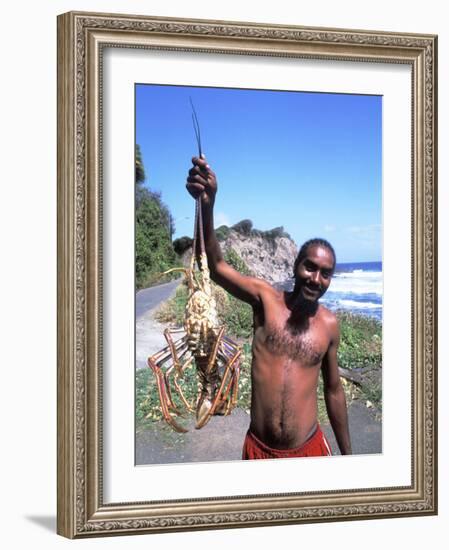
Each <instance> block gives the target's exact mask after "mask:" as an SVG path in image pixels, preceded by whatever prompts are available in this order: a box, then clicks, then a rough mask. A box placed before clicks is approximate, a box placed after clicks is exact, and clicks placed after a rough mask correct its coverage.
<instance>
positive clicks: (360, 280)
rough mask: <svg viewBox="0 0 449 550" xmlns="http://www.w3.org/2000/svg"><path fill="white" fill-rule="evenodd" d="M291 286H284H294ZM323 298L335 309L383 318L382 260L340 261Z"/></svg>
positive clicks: (323, 301) (328, 305) (324, 302)
mask: <svg viewBox="0 0 449 550" xmlns="http://www.w3.org/2000/svg"><path fill="white" fill-rule="evenodd" d="M283 286H284V285H283ZM292 286H293V284H292V283H290V284H289V285H288V287H287V285H285V286H284V288H287V289H288V290H291V289H292ZM320 302H321V303H322V304H323V305H324V306H326V307H327V308H329V309H330V310H332V311H336V310H345V311H349V312H351V313H356V314H359V315H366V316H368V317H374V318H376V319H378V320H379V321H381V320H382V262H358V263H357V262H356V263H338V264H337V267H336V269H335V273H334V276H333V278H332V282H331V284H330V286H329V289H328V290H327V292H326V294H325V295H324V296H323V297H322V298H321V299H320Z"/></svg>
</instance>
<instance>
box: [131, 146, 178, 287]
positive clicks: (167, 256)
mask: <svg viewBox="0 0 449 550" xmlns="http://www.w3.org/2000/svg"><path fill="white" fill-rule="evenodd" d="M135 176H136V286H137V288H143V287H146V286H150V285H151V284H152V283H154V282H156V281H157V280H158V277H159V275H160V274H161V273H162V272H164V271H166V270H168V269H170V268H172V267H175V266H177V265H178V260H177V257H176V254H175V251H174V249H173V245H172V242H171V238H172V235H173V232H174V223H173V218H172V216H171V213H170V211H169V209H168V208H167V206H166V205H165V204H164V203H163V202H162V199H161V196H160V194H159V193H156V192H154V191H151V190H150V189H148V187H145V185H144V183H145V178H146V175H145V168H144V166H143V163H142V157H141V153H140V148H139V146H138V145H137V147H136V172H135Z"/></svg>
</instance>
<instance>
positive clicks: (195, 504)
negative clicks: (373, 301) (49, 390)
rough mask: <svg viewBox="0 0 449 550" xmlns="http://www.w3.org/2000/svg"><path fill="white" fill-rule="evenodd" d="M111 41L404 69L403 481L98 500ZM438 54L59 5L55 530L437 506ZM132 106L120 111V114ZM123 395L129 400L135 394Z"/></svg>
mask: <svg viewBox="0 0 449 550" xmlns="http://www.w3.org/2000/svg"><path fill="white" fill-rule="evenodd" d="M110 50H116V51H126V52H131V53H132V52H138V53H139V54H140V55H141V54H142V52H170V53H171V54H172V55H177V52H178V53H179V55H180V54H181V53H185V52H192V53H194V54H201V55H203V56H206V58H207V56H213V55H214V56H216V55H219V56H223V58H226V56H231V55H232V56H240V59H241V60H242V61H245V62H248V63H250V62H251V60H253V59H254V60H255V59H260V58H266V59H269V60H270V61H271V62H276V60H278V61H279V62H280V61H281V60H286V59H287V60H310V61H313V60H317V61H325V62H328V63H331V64H334V65H335V68H336V70H337V72H338V67H339V66H340V65H339V63H350V64H356V66H357V67H358V66H360V67H362V66H363V65H364V64H368V65H369V64H376V63H377V64H384V65H387V66H389V67H392V68H393V67H396V66H398V65H400V66H403V67H407V68H408V69H409V70H410V79H409V83H410V90H411V92H410V97H411V105H410V107H411V108H410V118H409V122H410V126H411V130H410V128H409V132H410V135H411V142H410V148H409V158H410V165H409V166H408V171H409V173H410V175H411V177H410V178H409V186H410V197H411V201H410V202H409V203H408V204H407V211H408V213H409V219H410V220H411V224H408V226H407V233H408V234H409V242H410V244H411V251H409V252H410V258H411V265H410V264H409V265H407V266H404V272H402V273H401V276H402V277H405V278H408V279H410V280H411V285H410V288H411V296H410V304H411V307H410V309H409V310H408V311H404V313H403V315H404V318H407V323H408V325H409V326H410V327H411V328H410V331H409V333H408V337H409V341H410V342H411V350H407V353H406V354H404V361H405V362H406V368H407V369H408V372H409V375H410V376H409V379H410V381H411V383H410V385H409V387H408V388H406V395H407V396H408V400H409V403H408V406H409V407H410V411H411V414H410V422H409V425H408V426H406V427H401V429H407V430H409V431H410V446H409V448H408V449H406V455H407V464H406V466H407V469H409V471H410V483H406V484H403V483H402V484H397V485H395V484H394V483H389V484H388V485H382V484H379V485H375V483H374V482H372V481H371V482H370V481H369V480H367V482H366V484H358V485H357V486H352V487H350V488H348V483H346V482H342V484H341V488H340V487H338V486H337V488H336V487H335V486H332V487H330V486H329V487H326V488H325V489H307V490H297V489H295V490H294V491H285V490H282V491H275V492H273V491H270V490H268V489H267V488H266V487H264V486H263V481H262V480H261V482H260V483H261V485H260V491H252V492H251V494H249V493H243V494H242V493H239V492H238V491H237V492H235V491H234V492H233V493H232V494H223V493H219V494H216V495H213V494H212V495H211V494H205V495H204V496H202V495H201V493H200V496H198V494H196V493H195V495H193V494H192V496H186V495H187V493H186V491H183V490H182V489H181V488H180V489H179V497H175V498H173V496H169V495H167V497H165V498H164V497H162V498H160V497H157V498H155V497H154V493H152V490H151V484H148V490H147V491H146V495H147V496H146V497H145V498H144V499H142V498H138V499H136V498H134V497H133V496H132V495H131V493H130V498H129V499H123V498H122V499H120V500H115V499H114V498H112V500H111V499H106V498H105V494H106V489H107V484H108V482H109V481H108V480H109V479H110V476H111V470H110V469H109V466H107V467H106V466H105V465H106V463H107V458H108V457H107V453H108V452H109V451H108V448H107V447H106V446H105V445H104V437H105V425H106V424H107V420H108V418H107V415H108V410H109V409H107V408H105V407H104V399H105V394H106V388H105V387H104V374H105V368H106V366H107V365H106V362H107V356H106V355H105V354H104V343H105V342H104V338H103V336H104V335H103V329H104V320H105V317H104V312H105V300H106V299H107V298H106V297H105V294H104V280H105V279H106V278H107V273H105V266H104V263H103V244H104V240H105V232H106V231H107V227H106V226H105V224H104V211H105V210H104V209H105V208H106V207H105V204H104V201H103V199H104V186H105V178H104V167H105V162H106V159H105V152H104V150H103V143H104V137H105V135H104V132H105V127H104V117H105V107H104V92H105V89H106V87H107V86H108V85H110V83H109V81H106V80H105V77H104V75H105V67H104V56H105V52H106V51H110ZM436 56H437V38H436V36H433V35H420V34H416V35H415V34H413V35H412V34H395V33H386V32H372V31H352V30H338V29H319V28H303V27H291V26H275V25H262V24H253V23H237V22H222V21H200V20H196V21H194V20H188V19H179V20H178V19H170V18H160V17H159V18H152V17H143V16H142V17H141V16H127V15H111V14H95V13H75V12H71V13H66V14H63V15H61V16H59V18H58V533H59V534H61V535H63V536H66V537H70V538H83V537H89V536H104V535H114V534H116V535H118V534H136V533H152V532H163V531H184V530H192V529H217V528H231V527H246V526H262V525H279V524H288V523H302V522H317V521H336V520H351V519H370V518H377V519H379V518H386V517H400V516H413V515H429V514H436V513H437V438H436V434H437V432H436V421H437V417H436V415H437V403H436V399H437V394H436V379H437V378H436V374H437V373H436V369H437V325H436V323H437V299H436V298H437V289H436V284H437V264H436V262H437V257H436V251H437V235H436V227H437V225H436V221H437V220H436V215H437V205H436V199H437V192H436V184H437V174H436V167H437V163H436V145H437V143H436V136H437V127H436V122H437V118H436V107H437V67H436V59H437V57H436ZM161 83H164V82H161ZM190 84H195V82H193V83H190ZM410 90H409V91H410ZM133 116H134V115H133V112H132V111H131V112H130V113H129V117H130V119H132V118H133ZM407 147H408V145H407ZM131 173H133V167H131ZM131 183H133V182H131ZM407 219H408V218H407ZM396 222H397V224H401V222H402V220H401V219H398V220H396ZM406 223H408V222H406ZM384 238H385V237H384ZM386 238H389V235H387V236H386ZM399 244H400V243H399ZM397 284H401V283H400V281H399V282H398V283H397ZM408 325H407V326H408ZM387 383H388V381H387ZM126 399H128V400H129V403H131V407H132V402H133V396H132V395H130V396H126ZM391 402H392V401H390V403H391ZM393 402H394V399H393ZM110 429H113V427H112V428H110ZM387 451H388V449H387ZM132 458H133V457H130V459H131V460H132ZM351 458H352V457H348V459H349V460H351ZM346 459H347V457H342V458H341V460H346ZM334 464H337V463H336V462H334ZM338 464H340V463H338ZM338 464H337V466H336V468H337V471H338V467H339V466H338ZM341 464H343V463H341ZM245 466H250V467H254V464H246V465H245ZM180 467H184V468H186V467H188V466H186V465H183V466H180ZM195 467H197V468H201V467H202V465H201V464H200V465H195ZM215 467H216V468H220V464H217V465H216V466H215ZM189 471H190V472H191V471H192V470H189ZM217 471H218V470H217ZM342 472H343V470H342ZM368 476H369V474H367V477H368ZM261 479H263V478H261ZM337 485H338V484H337ZM237 493H238V494H237Z"/></svg>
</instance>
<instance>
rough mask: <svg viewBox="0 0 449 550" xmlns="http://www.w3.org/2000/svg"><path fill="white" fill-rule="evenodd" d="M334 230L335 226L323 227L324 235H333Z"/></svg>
mask: <svg viewBox="0 0 449 550" xmlns="http://www.w3.org/2000/svg"><path fill="white" fill-rule="evenodd" d="M336 229H337V228H336V227H335V225H325V226H324V228H323V230H324V231H325V232H326V233H333V232H334V231H336Z"/></svg>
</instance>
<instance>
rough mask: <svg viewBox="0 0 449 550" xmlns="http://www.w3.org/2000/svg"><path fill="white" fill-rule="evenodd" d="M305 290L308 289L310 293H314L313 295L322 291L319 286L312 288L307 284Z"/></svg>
mask: <svg viewBox="0 0 449 550" xmlns="http://www.w3.org/2000/svg"><path fill="white" fill-rule="evenodd" d="M303 290H306V291H307V293H308V294H312V295H313V296H317V295H318V294H320V292H321V289H320V288H317V287H314V288H311V287H310V286H307V285H304V286H303Z"/></svg>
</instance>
